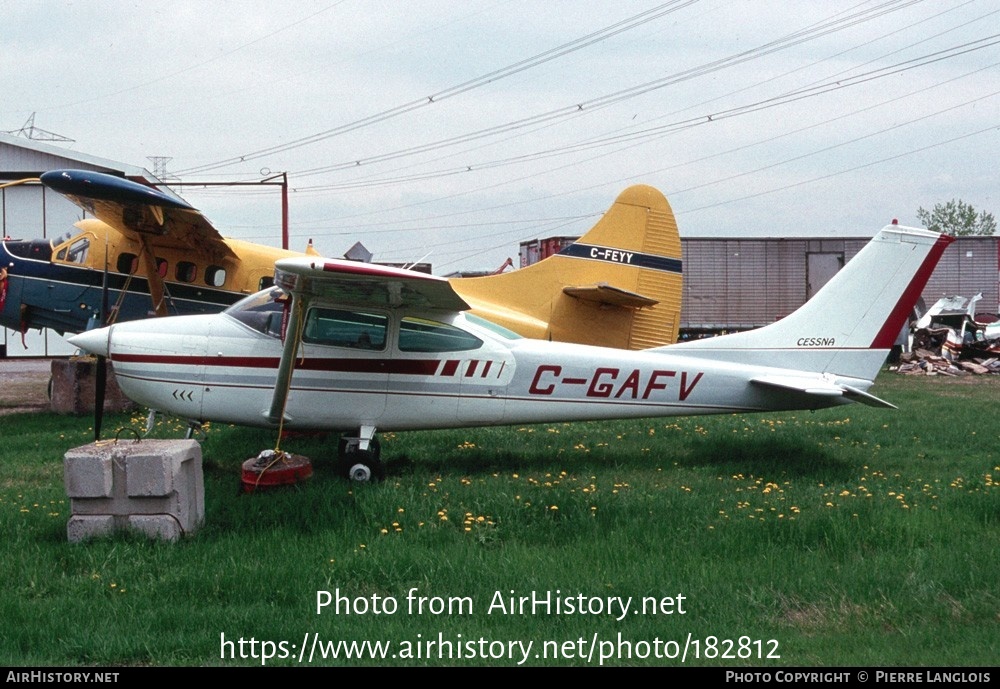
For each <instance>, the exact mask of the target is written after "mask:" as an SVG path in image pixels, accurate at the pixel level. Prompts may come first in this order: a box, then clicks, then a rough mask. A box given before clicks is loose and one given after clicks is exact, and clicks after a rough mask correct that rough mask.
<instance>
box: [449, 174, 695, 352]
mask: <svg viewBox="0 0 1000 689" xmlns="http://www.w3.org/2000/svg"><path fill="white" fill-rule="evenodd" d="M451 284H452V286H453V287H454V289H455V291H456V292H458V294H459V295H460V296H461V297H462V298H463V299H465V300H466V301H467V302H468V303H469V304H470V305H471V306H472V312H473V313H475V314H477V315H479V316H482V317H484V318H488V319H489V320H492V321H494V322H496V323H499V324H500V325H503V326H506V327H508V328H510V329H511V330H514V331H515V332H518V333H520V334H521V335H524V336H525V337H533V338H538V339H546V340H556V341H559V342H576V343H580V344H593V345H601V346H604V347H617V348H619V349H648V348H649V347H657V346H660V345H664V344H671V343H673V342H675V341H676V340H677V329H678V327H679V325H680V315H681V314H680V311H681V290H682V287H683V279H682V273H681V240H680V235H679V234H678V232H677V221H676V220H675V219H674V213H673V211H672V210H671V209H670V205H669V204H668V203H667V199H666V197H664V196H663V194H662V193H660V192H659V191H658V190H656V189H654V188H653V187H649V186H645V185H637V186H632V187H629V188H628V189H626V190H625V191H623V192H622V193H621V194H620V195H619V196H618V198H617V199H615V202H614V204H612V206H611V208H609V209H608V211H607V212H606V213H605V214H604V216H603V217H602V218H601V219H600V220H599V221H598V222H597V224H596V225H594V227H593V228H591V230H590V231H589V232H587V233H586V234H585V235H583V236H582V237H580V239H578V240H577V241H576V242H574V243H573V244H571V245H569V246H567V247H565V248H564V249H563V250H562V251H560V252H559V253H558V254H555V255H553V256H550V257H548V258H546V259H545V260H543V261H539V262H538V263H536V264H534V265H531V266H528V267H526V268H521V269H520V270H515V271H513V272H511V273H503V274H500V275H490V276H486V277H478V278H453V279H452V280H451Z"/></svg>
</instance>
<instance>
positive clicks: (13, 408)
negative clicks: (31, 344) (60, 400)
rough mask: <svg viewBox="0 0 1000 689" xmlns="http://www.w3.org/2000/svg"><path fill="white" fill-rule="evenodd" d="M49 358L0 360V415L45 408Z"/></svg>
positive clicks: (46, 407) (43, 409)
mask: <svg viewBox="0 0 1000 689" xmlns="http://www.w3.org/2000/svg"><path fill="white" fill-rule="evenodd" d="M51 371H52V359H34V358H30V359H29V358H13V359H0V381H3V384H2V385H0V414H13V413H15V412H26V411H46V410H48V408H49V394H48V388H49V377H50V375H51Z"/></svg>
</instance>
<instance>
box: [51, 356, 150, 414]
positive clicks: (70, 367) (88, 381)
mask: <svg viewBox="0 0 1000 689" xmlns="http://www.w3.org/2000/svg"><path fill="white" fill-rule="evenodd" d="M96 379H97V363H96V360H95V359H94V358H93V357H70V358H69V359H53V360H52V388H51V390H52V399H51V400H50V404H51V405H52V411H54V412H56V413H58V414H92V413H93V412H94V387H95V382H96ZM134 408H135V403H134V402H132V401H131V400H130V399H129V398H128V397H126V396H125V394H124V393H123V392H122V391H121V389H120V388H119V387H118V380H117V378H115V374H114V371H113V370H112V364H111V362H108V365H107V372H106V377H105V388H104V411H106V412H119V411H128V410H130V409H134Z"/></svg>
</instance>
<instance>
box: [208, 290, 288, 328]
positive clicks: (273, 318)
mask: <svg viewBox="0 0 1000 689" xmlns="http://www.w3.org/2000/svg"><path fill="white" fill-rule="evenodd" d="M287 303H288V295H287V294H285V293H284V292H283V291H282V290H280V289H278V288H277V287H272V288H271V289H266V290H263V291H260V292H257V293H256V294H251V295H250V296H249V297H244V298H243V299H240V300H239V301H238V302H236V303H235V304H233V305H232V306H230V307H229V308H228V309H226V310H225V311H224V312H223V313H226V314H227V315H229V316H232V317H233V318H235V319H236V320H238V321H239V322H240V323H244V324H246V325H248V326H250V327H251V328H253V329H254V330H256V331H258V332H261V333H264V334H265V335H270V336H271V337H281V321H282V319H283V317H284V312H285V305H286V304H287Z"/></svg>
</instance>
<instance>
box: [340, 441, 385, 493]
mask: <svg viewBox="0 0 1000 689" xmlns="http://www.w3.org/2000/svg"><path fill="white" fill-rule="evenodd" d="M347 445H348V441H347V439H346V438H341V439H340V447H339V448H338V453H337V454H338V457H339V460H338V461H339V465H340V473H341V474H342V475H343V476H344V477H346V478H347V479H348V480H350V481H352V482H357V483H369V482H371V481H381V480H383V479H385V464H384V463H383V462H382V460H381V457H380V456H381V454H382V448H381V446H380V444H379V442H378V438H372V439H371V440H370V441H369V443H368V449H367V450H354V451H352V452H348V451H347Z"/></svg>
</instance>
